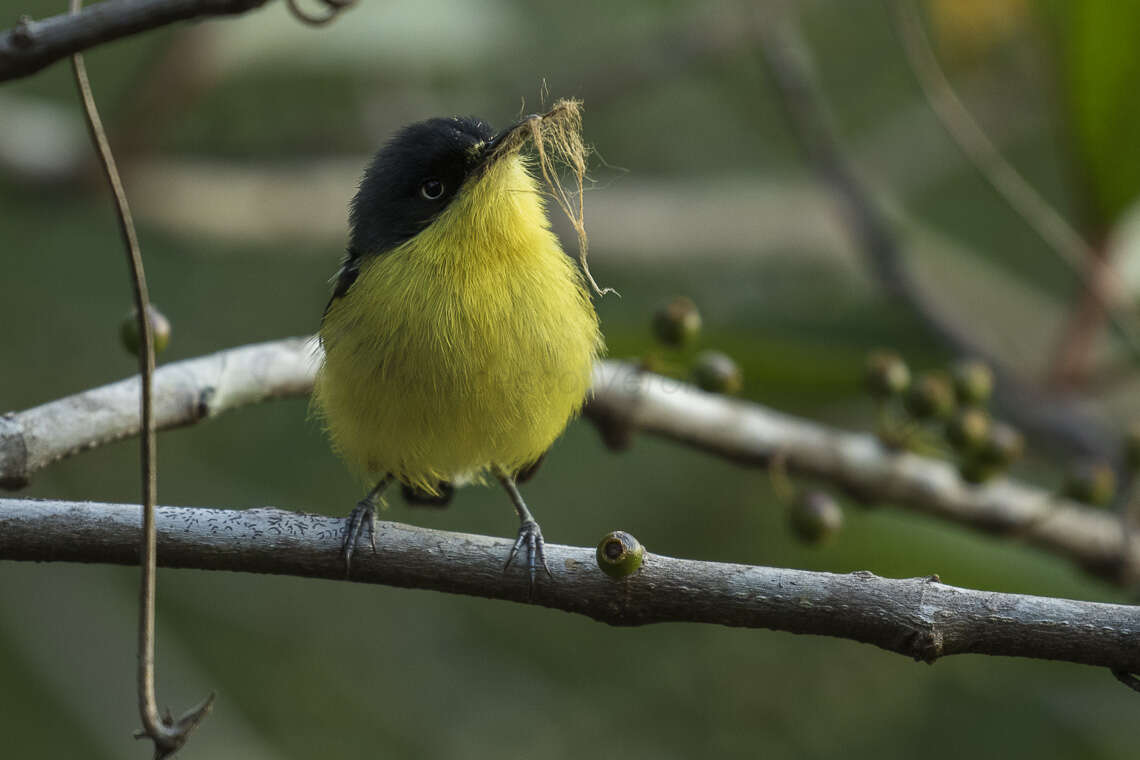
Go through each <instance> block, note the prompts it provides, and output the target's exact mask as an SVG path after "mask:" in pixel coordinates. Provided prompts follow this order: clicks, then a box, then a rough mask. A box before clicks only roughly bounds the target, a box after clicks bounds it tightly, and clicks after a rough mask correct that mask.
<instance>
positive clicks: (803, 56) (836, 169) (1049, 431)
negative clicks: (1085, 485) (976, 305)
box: [761, 10, 1114, 459]
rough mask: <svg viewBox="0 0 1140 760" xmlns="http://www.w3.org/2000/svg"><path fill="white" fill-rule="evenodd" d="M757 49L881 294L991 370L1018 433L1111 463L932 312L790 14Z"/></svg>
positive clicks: (1095, 430)
mask: <svg viewBox="0 0 1140 760" xmlns="http://www.w3.org/2000/svg"><path fill="white" fill-rule="evenodd" d="M761 51H762V52H763V55H764V59H765V61H766V63H767V65H768V71H769V73H770V74H771V77H772V81H773V83H774V84H775V89H776V92H777V93H778V94H779V96H780V102H781V104H782V105H783V107H784V112H785V115H786V116H787V118H788V122H789V124H790V125H791V127H792V130H793V133H794V135H795V137H796V139H797V140H798V141H799V142H800V146H801V148H802V149H803V152H804V154H805V155H806V157H807V159H808V160H809V161H810V162H811V164H812V166H813V167H814V169H815V170H816V172H817V173H818V174H819V176H820V178H821V179H822V180H823V181H824V183H825V184H826V185H827V186H828V187H830V188H831V189H832V191H833V192H834V193H835V195H836V197H837V198H838V199H839V201H840V203H842V204H843V206H844V209H845V211H846V212H847V219H848V223H849V224H850V226H851V228H852V233H853V236H854V237H855V239H856V240H857V241H858V243H859V245H860V247H861V248H862V250H863V253H864V255H865V258H866V261H867V265H868V268H869V269H870V271H871V272H872V273H873V274H874V275H875V277H876V278H877V279H878V281H879V282H880V284H881V285H882V287H883V289H884V290H885V291H886V293H887V295H888V296H890V297H892V298H897V299H898V300H899V301H900V302H901V303H904V304H906V305H907V306H908V307H910V309H911V310H912V311H913V312H914V313H915V314H916V315H917V316H918V317H919V319H921V320H922V322H923V323H924V324H925V325H926V326H927V327H928V328H930V330H931V331H932V332H934V333H935V334H936V335H937V336H938V337H939V338H940V339H941V340H942V342H943V343H944V344H945V345H946V346H947V347H948V348H949V349H950V350H951V351H953V352H954V353H956V354H958V355H960V356H968V357H974V358H979V359H982V360H984V361H985V362H986V363H987V364H989V365H990V367H992V368H993V370H994V373H995V375H996V376H997V384H996V389H995V395H996V400H997V402H998V404H999V405H1000V406H1001V408H1002V409H1003V410H1004V412H1005V414H1006V415H1007V416H1008V417H1009V418H1010V420H1011V421H1013V422H1014V423H1015V424H1016V425H1017V426H1018V427H1019V428H1022V429H1023V430H1025V431H1026V432H1028V433H1030V434H1031V435H1033V436H1036V437H1040V438H1045V439H1047V440H1049V441H1051V442H1053V443H1055V444H1058V445H1060V446H1062V447H1063V448H1065V449H1067V450H1069V451H1073V452H1076V453H1078V454H1082V455H1085V456H1089V457H1095V458H1100V459H1104V458H1109V457H1111V456H1112V455H1113V453H1114V452H1113V451H1112V449H1111V447H1110V445H1109V443H1108V442H1109V441H1111V440H1112V436H1111V435H1110V434H1108V432H1107V431H1106V430H1105V429H1104V426H1103V425H1101V424H1100V423H1099V422H1098V421H1097V420H1095V419H1094V418H1092V417H1091V416H1090V415H1089V414H1088V413H1087V412H1085V411H1084V410H1082V409H1081V407H1080V406H1079V405H1077V404H1076V403H1073V402H1072V401H1071V400H1068V399H1066V398H1062V397H1056V396H1052V397H1045V396H1043V394H1042V393H1041V392H1039V391H1038V390H1037V389H1036V388H1034V387H1033V386H1031V385H1030V384H1028V383H1026V382H1025V381H1024V380H1023V379H1022V378H1021V377H1020V376H1019V375H1018V374H1017V373H1016V372H1015V371H1014V370H1013V369H1011V368H1010V367H1008V366H1007V364H1006V362H1004V361H1002V360H1001V358H1000V357H998V356H994V355H993V354H992V353H991V352H990V351H988V350H987V349H986V348H985V346H984V345H983V344H982V343H981V342H980V341H979V340H977V339H976V337H975V336H974V335H973V334H972V332H971V331H970V329H969V328H968V327H967V326H966V325H965V324H964V323H962V322H961V321H960V320H958V319H956V318H955V316H954V315H953V314H951V313H949V312H947V311H946V310H944V309H940V308H938V306H937V305H936V304H934V303H933V302H932V301H931V300H930V299H929V298H928V297H926V295H925V294H924V293H923V290H922V288H921V286H919V285H918V283H917V282H915V280H914V278H913V276H912V275H911V273H910V272H909V271H908V270H907V267H906V264H905V261H904V252H903V247H902V245H901V244H900V242H899V240H898V236H897V234H896V232H895V231H894V229H893V226H892V224H891V223H890V221H889V220H888V219H887V217H886V215H885V214H884V213H883V212H882V210H881V209H880V208H879V206H878V204H877V203H876V201H875V197H874V192H873V191H872V190H871V189H870V188H869V187H868V186H867V184H866V182H864V181H863V179H862V178H861V177H860V176H859V175H858V173H857V172H856V171H855V168H854V167H853V166H852V163H851V161H850V160H849V158H848V156H847V154H846V153H845V152H844V150H843V147H842V145H841V144H840V140H839V137H838V135H837V134H836V130H835V127H834V125H833V123H832V118H831V114H830V112H829V110H828V107H827V103H826V101H825V99H824V98H823V96H822V94H821V93H820V92H819V90H818V87H817V85H816V82H815V77H814V73H813V59H812V54H811V49H810V48H809V47H808V45H807V43H806V42H805V41H804V39H803V37H802V35H801V33H800V30H799V27H798V25H797V23H796V20H795V17H794V14H793V12H792V11H790V10H787V11H785V12H783V13H781V14H779V18H777V19H774V20H771V21H768V22H766V27H765V33H764V35H763V44H762V45H761Z"/></svg>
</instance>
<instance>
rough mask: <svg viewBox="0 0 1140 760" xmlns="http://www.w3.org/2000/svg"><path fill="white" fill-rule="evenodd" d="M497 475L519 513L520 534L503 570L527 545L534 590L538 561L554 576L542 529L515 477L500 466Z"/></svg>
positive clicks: (529, 569)
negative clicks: (527, 506) (547, 561)
mask: <svg viewBox="0 0 1140 760" xmlns="http://www.w3.org/2000/svg"><path fill="white" fill-rule="evenodd" d="M495 477H496V478H498V479H499V482H500V483H502V484H503V488H505V489H507V495H509V496H510V497H511V503H512V504H514V505H515V511H516V512H518V515H519V535H518V538H516V539H515V545H514V546H513V547H511V553H510V554H509V555H507V563H506V564H505V565H503V572H506V571H507V568H509V567H510V566H511V563H512V562H514V560H515V557H517V556H518V553H519V550H520V549H522V548H523V546H526V558H527V570H528V571H529V572H530V589H531V591H532V592H533V591H534V579H535V575H536V574H537V564H536V563H537V562H541V563H542V568H543V569H544V570H545V571H546V575H547V576H548V577H551V578H553V577H554V576H553V575H551V573H550V566H549V565H547V564H546V553H545V551H544V544H543V541H542V529H541V528H539V527H538V522H537V521H536V520H535V519H534V516H533V515H531V513H530V510H529V509H527V508H526V502H525V501H523V497H522V494H521V493H519V487H518V485H517V484H516V483H515V479H514V477H512V476H511V475H509V474H507V473H506V472H505V471H504V470H502V469H499V468H495Z"/></svg>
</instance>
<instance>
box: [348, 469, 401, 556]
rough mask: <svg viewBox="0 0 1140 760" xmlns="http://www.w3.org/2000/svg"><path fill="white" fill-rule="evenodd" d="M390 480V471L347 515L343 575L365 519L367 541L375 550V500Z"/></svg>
mask: <svg viewBox="0 0 1140 760" xmlns="http://www.w3.org/2000/svg"><path fill="white" fill-rule="evenodd" d="M391 482H392V475H391V474H390V473H389V474H386V475H384V476H383V477H381V478H380V479H379V480H378V481H376V485H374V486H373V487H372V490H371V491H369V492H368V495H367V496H365V497H364V498H363V499H361V500H360V501H358V502H356V506H355V507H353V508H352V512H350V513H349V515H348V527H347V528H346V529H345V532H344V546H343V548H342V549H341V553H342V554H343V555H344V574H345V576H347V575H348V573H349V570H351V569H352V552H353V551H354V550H355V549H356V542H357V541H358V540H360V534H361V533H362V532H363V531H364V521H365V520H367V521H368V535H369V543H370V544H371V545H372V551H376V501H377V499H379V498H380V494H382V493H383V492H384V489H385V488H387V487H388V484H389V483H391Z"/></svg>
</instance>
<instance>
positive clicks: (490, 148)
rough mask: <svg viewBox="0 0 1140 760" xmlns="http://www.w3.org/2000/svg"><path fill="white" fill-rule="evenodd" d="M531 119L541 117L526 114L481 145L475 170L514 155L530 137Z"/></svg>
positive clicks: (539, 117) (540, 117) (539, 116)
mask: <svg viewBox="0 0 1140 760" xmlns="http://www.w3.org/2000/svg"><path fill="white" fill-rule="evenodd" d="M533 119H538V120H541V119H542V116H541V115H540V114H536V113H532V114H528V115H527V116H524V117H523V118H521V119H519V120H518V121H516V122H515V123H514V124H512V125H511V126H509V127H507V128H506V129H504V130H502V131H501V132H499V133H498V134H497V135H495V136H494V137H492V138H491V139H490V140H488V141H487V142H485V143H483V147H482V148H481V149H480V150H479V155H478V158H477V161H478V163H477V164H476V168H477V169H485V168H486V167H488V166H490V165H491V164H492V163H494V162H495V161H497V160H498V159H500V158H504V157H505V156H509V155H511V154H513V153H516V152H517V151H518V150H519V148H521V147H522V146H523V143H525V142H526V140H527V138H528V137H529V136H530V126H529V125H530V123H531V120H533Z"/></svg>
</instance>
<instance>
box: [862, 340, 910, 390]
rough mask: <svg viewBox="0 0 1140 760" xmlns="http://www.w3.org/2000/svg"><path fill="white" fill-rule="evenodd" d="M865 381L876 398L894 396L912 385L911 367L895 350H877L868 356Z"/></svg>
mask: <svg viewBox="0 0 1140 760" xmlns="http://www.w3.org/2000/svg"><path fill="white" fill-rule="evenodd" d="M863 382H864V384H865V385H866V388H867V392H868V393H870V394H871V395H872V396H873V397H874V398H878V399H887V398H893V397H894V396H898V395H901V394H903V393H905V392H906V389H907V388H909V387H910V369H909V368H908V367H907V366H906V362H904V361H903V360H902V357H900V356H899V355H898V354H896V353H894V352H893V351H875V352H874V353H871V354H868V356H867V364H866V367H865V369H864V373H863Z"/></svg>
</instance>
